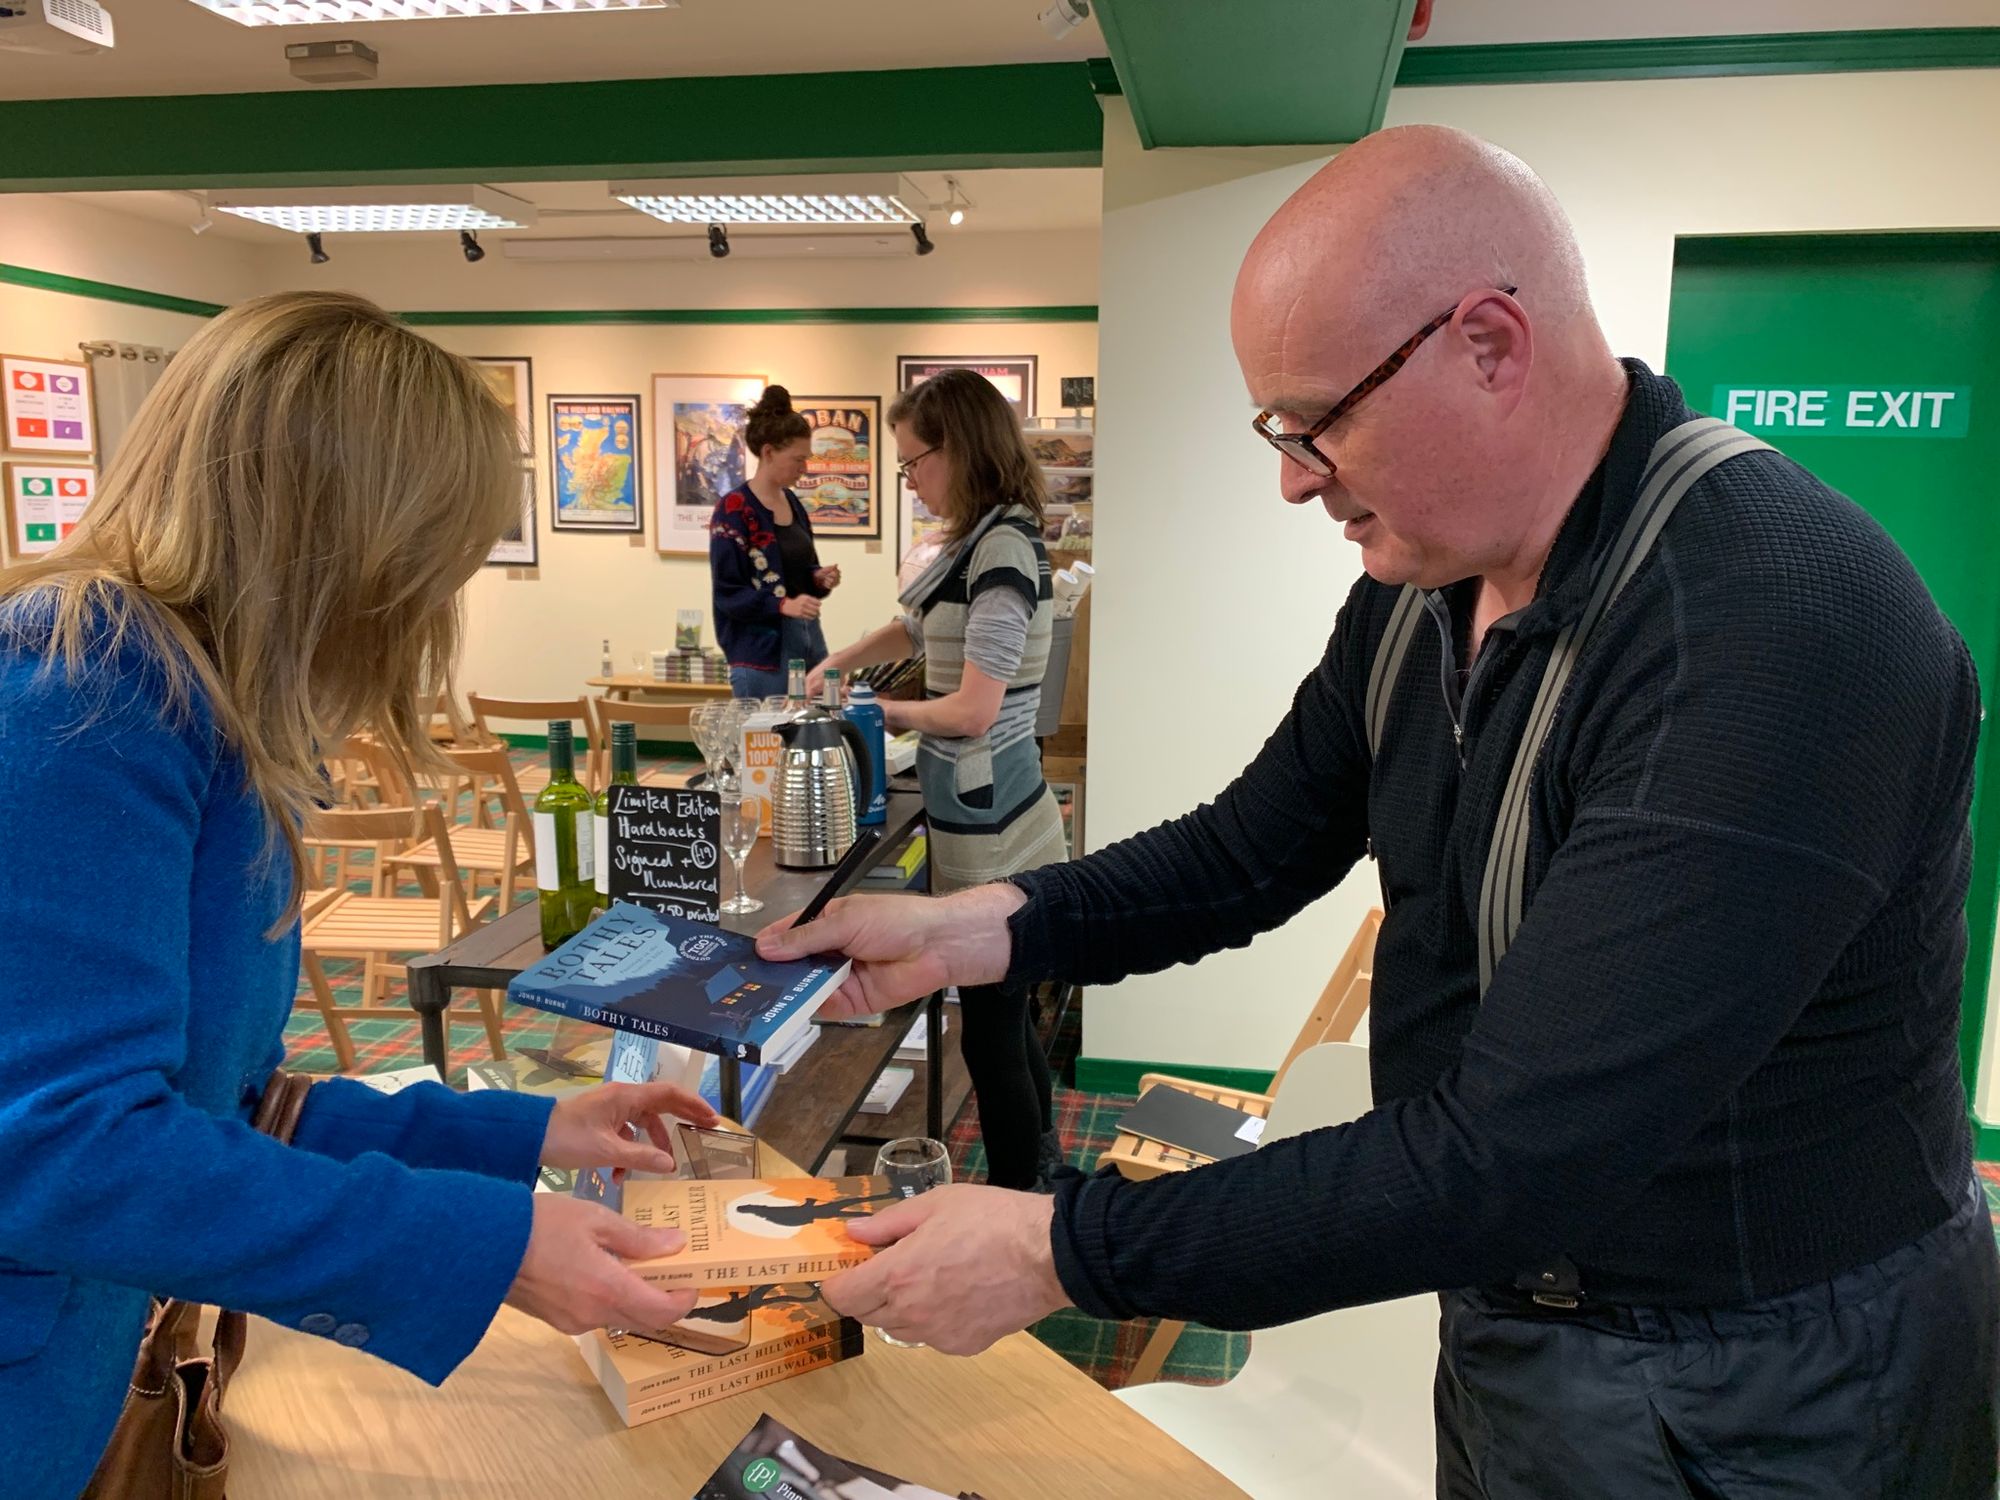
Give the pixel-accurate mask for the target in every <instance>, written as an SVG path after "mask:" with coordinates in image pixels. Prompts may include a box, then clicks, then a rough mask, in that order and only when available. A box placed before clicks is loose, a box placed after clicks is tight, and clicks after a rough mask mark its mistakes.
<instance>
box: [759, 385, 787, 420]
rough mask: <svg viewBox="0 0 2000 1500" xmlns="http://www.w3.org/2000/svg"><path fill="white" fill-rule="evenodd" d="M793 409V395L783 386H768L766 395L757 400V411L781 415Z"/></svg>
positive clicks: (765, 388) (765, 389) (765, 390)
mask: <svg viewBox="0 0 2000 1500" xmlns="http://www.w3.org/2000/svg"><path fill="white" fill-rule="evenodd" d="M791 409H792V393H791V392H790V391H788V390H786V389H785V388H784V387H783V386H781V385H767V386H765V387H764V394H763V395H762V396H759V397H758V398H757V410H758V411H762V412H769V413H771V414H772V415H773V416H778V415H781V414H783V413H785V412H788V411H790V410H791Z"/></svg>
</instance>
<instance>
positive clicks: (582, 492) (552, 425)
mask: <svg viewBox="0 0 2000 1500" xmlns="http://www.w3.org/2000/svg"><path fill="white" fill-rule="evenodd" d="M640 452H641V449H640V446H639V398H638V397H637V396H551V397H549V488H550V492H551V495H552V497H553V501H554V503H553V505H552V506H551V508H550V511H549V524H550V525H551V526H553V527H554V528H555V529H556V530H557V531H621V532H622V531H644V530H645V529H646V512H645V510H644V508H643V506H642V504H641V491H640V485H639V454H640Z"/></svg>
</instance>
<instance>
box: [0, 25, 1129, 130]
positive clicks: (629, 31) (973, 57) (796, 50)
mask: <svg viewBox="0 0 2000 1500" xmlns="http://www.w3.org/2000/svg"><path fill="white" fill-rule="evenodd" d="M102 3H103V4H104V6H105V8H106V9H107V10H109V11H110V12H111V16H112V21H113V24H114V25H115V27H116V29H117V36H118V45H117V46H116V47H115V48H114V49H113V50H111V51H110V52H102V53H98V54H97V55H95V56H92V57H29V56H24V55H18V54H10V53H5V52H0V99H63V98H72V97H76V98H81V97H103V96H110V95H129V94H229V93H254V92H258V91H262V90H275V89H294V88H298V89H309V88H316V87H325V85H315V84H303V83H296V82H294V81H293V79H292V77H291V74H290V73H289V71H288V70H287V69H286V66H285V45H286V43H288V42H298V41H338V40H345V39H349V38H351V39H353V40H355V41H362V42H366V43H367V44H368V45H369V46H371V47H373V48H374V49H375V50H376V51H377V52H378V53H380V54H381V58H382V67H381V76H380V77H379V78H378V79H377V80H376V82H375V83H374V84H372V85H369V84H364V85H359V87H364V88H365V87H374V88H399V87H400V88H413V87H430V86H447V85H456V84H476V83H566V82H574V81H578V80H584V79H606V78H681V77H701V76H707V75H720V74H735V73H819V72H827V73H840V72H847V71H856V70H861V69H875V68H925V67H954V66H971V65H975V64H982V63H1026V62H1060V61H1080V60H1082V59H1084V58H1088V57H1101V56H1103V55H1104V53H1105V45H1104V38H1103V36H1102V35H1100V34H1099V32H1098V30H1097V23H1096V21H1095V20H1094V19H1093V20H1091V21H1089V22H1086V23H1085V24H1084V25H1083V26H1081V27H1079V28H1078V29H1077V30H1075V31H1073V32H1071V33H1070V34H1069V35H1068V36H1066V37H1064V38H1063V39H1062V40H1060V41H1057V40H1054V39H1052V38H1051V37H1050V36H1049V34H1048V33H1047V32H1046V31H1044V30H1043V29H1042V28H1041V26H1040V25H1039V24H1038V22H1037V20H1036V17H1037V16H1039V15H1040V13H1041V12H1042V11H1043V10H1044V9H1046V8H1047V5H1048V0H682V4H681V7H680V9H678V10H648V11H627V12H622V13H606V14H600V13H584V14H573V15H559V16H490V17H480V18H475V19H457V20H449V21H378V22H374V23H371V24H367V25H358V26H357V25H340V26H283V27H267V26H240V25H238V24H237V23H236V22H234V21H229V20H225V19H223V18H222V17H221V16H218V15H215V14H214V13H213V12H211V11H208V10H205V9H203V8H202V7H200V6H197V5H195V4H193V3H192V0H102ZM829 107H831V108H838V101H837V100H836V101H830V103H829ZM519 128H527V122H525V121H524V122H519Z"/></svg>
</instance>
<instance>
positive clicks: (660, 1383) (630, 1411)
mask: <svg viewBox="0 0 2000 1500" xmlns="http://www.w3.org/2000/svg"><path fill="white" fill-rule="evenodd" d="M576 1342H577V1347H578V1349H580V1350H581V1351H582V1353H583V1358H584V1362H585V1363H586V1364H588V1365H589V1366H590V1369H591V1373H592V1374H594V1375H595V1376H596V1377H597V1380H598V1383H599V1384H600V1385H601V1386H603V1387H604V1394H605V1395H606V1396H607V1397H608V1398H610V1401H611V1404H612V1406H613V1407H615V1408H616V1409H617V1411H618V1414H619V1415H620V1416H621V1417H623V1418H624V1419H625V1421H626V1422H627V1424H631V1423H634V1422H642V1421H647V1420H650V1419H651V1418H652V1417H656V1416H665V1415H667V1414H668V1412H670V1411H678V1410H683V1409H685V1408H686V1407H687V1406H690V1405H699V1404H700V1402H701V1401H702V1400H712V1399H714V1397H715V1396H717V1395H726V1394H729V1391H728V1390H724V1389H719V1388H718V1387H719V1386H721V1385H722V1384H723V1383H725V1382H727V1381H729V1380H730V1378H731V1377H734V1376H736V1375H738V1374H740V1373H742V1372H744V1371H747V1370H760V1369H762V1368H763V1367H765V1366H770V1365H782V1366H784V1371H783V1374H782V1375H774V1376H773V1378H789V1377H790V1376H792V1375H798V1374H803V1373H804V1372H805V1371H807V1370H813V1369H820V1368H823V1367H824V1366H826V1365H830V1364H836V1363H838V1362H839V1361H841V1360H843V1359H852V1358H853V1357H854V1356H855V1355H857V1354H860V1353H861V1352H862V1349H863V1347H864V1339H863V1336H862V1330H861V1325H860V1324H859V1323H857V1322H856V1321H855V1320H853V1319H852V1318H843V1317H841V1316H840V1315H839V1314H838V1313H836V1312H834V1310H833V1309H832V1308H830V1307H828V1306H827V1305H826V1303H825V1302H824V1301H823V1300H821V1298H820V1295H819V1289H818V1288H817V1287H814V1286H811V1285H807V1284H803V1283H800V1284H796V1285H780V1286H764V1287H754V1288H751V1289H749V1290H747V1291H737V1292H726V1293H716V1294H713V1295H709V1296H704V1297H703V1298H702V1299H701V1301H700V1302H699V1303H697V1304H696V1305H695V1310H694V1311H693V1312H692V1313H690V1314H689V1315H688V1316H687V1317H686V1318H684V1319H683V1320H682V1321H681V1322H679V1323H677V1324H675V1325H674V1326H673V1327H672V1328H670V1329H664V1330H661V1331H659V1332H658V1333H652V1334H641V1333H635V1332H629V1331H627V1332H620V1331H616V1330H611V1331H606V1330H598V1331H595V1332H592V1333H587V1334H581V1335H579V1336H578V1338H577V1341H576ZM736 1388H741V1387H736ZM669 1398H679V1399H678V1400H677V1404H672V1405H667V1404H665V1403H666V1402H667V1401H668V1400H669ZM687 1398H698V1399H687Z"/></svg>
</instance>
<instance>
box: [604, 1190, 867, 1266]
mask: <svg viewBox="0 0 2000 1500" xmlns="http://www.w3.org/2000/svg"><path fill="white" fill-rule="evenodd" d="M624 1187H625V1191H624V1205H623V1210H624V1214H625V1217H626V1218H628V1219H630V1220H631V1221H632V1222H633V1223H635V1224H640V1225H643V1226H645V1227H646V1228H648V1229H678V1230H681V1231H682V1232H683V1233H685V1234H686V1235H687V1246H686V1248H684V1249H683V1250H681V1251H680V1253H679V1254H677V1255H666V1256H662V1257H660V1258H659V1259H658V1260H647V1261H638V1262H635V1263H634V1265H633V1269H634V1270H635V1271H637V1272H638V1273H639V1274H640V1275H641V1276H643V1277H645V1278H646V1280H648V1281H650V1282H652V1283H653V1284H654V1285H655V1286H663V1287H673V1288H678V1289H686V1288H689V1287H694V1288H697V1289H699V1290H702V1291H710V1290H714V1289H716V1288H720V1287H746V1288H747V1287H759V1286H768V1285H771V1284H772V1283H775V1282H780V1281H819V1280H822V1279H824V1278H825V1277H828V1276H831V1275H833V1274H834V1273H835V1272H836V1271H844V1270H846V1269H847V1268H848V1267H849V1266H857V1265H859V1264H861V1262H863V1261H865V1260H866V1259H868V1257H869V1256H871V1255H873V1254H874V1253H875V1252H874V1250H873V1249H872V1248H871V1247H870V1246H867V1245H864V1244H861V1243H860V1242H859V1241H857V1240H856V1239H854V1237H853V1236H852V1235H850V1234H849V1233H848V1232H847V1226H848V1225H849V1224H851V1223H852V1222H853V1221H854V1220H855V1219H858V1218H865V1217H867V1216H868V1215H870V1214H872V1213H874V1212H875V1211H876V1210H877V1209H878V1208H884V1207H886V1206H887V1205H889V1204H891V1203H894V1202H896V1201H898V1200H899V1199H900V1198H901V1197H902V1195H901V1194H900V1193H898V1192H897V1191H896V1190H895V1189H894V1188H893V1187H891V1186H890V1185H889V1181H888V1179H887V1178H885V1177H799V1178H790V1179H785V1180H779V1181H766V1180H761V1179H749V1180H739V1181H713V1180H712V1181H701V1180H698V1179H697V1180H692V1181H683V1180H680V1179H674V1178H669V1179H665V1180H660V1181H650V1180H649V1181H639V1180H628V1181H627V1182H626V1183H625V1185H624Z"/></svg>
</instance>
